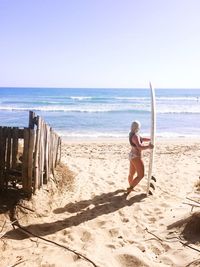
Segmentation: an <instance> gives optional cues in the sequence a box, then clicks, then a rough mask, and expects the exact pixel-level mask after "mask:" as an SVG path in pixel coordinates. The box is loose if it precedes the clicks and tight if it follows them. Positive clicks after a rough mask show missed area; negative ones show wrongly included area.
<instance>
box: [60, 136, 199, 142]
mask: <svg viewBox="0 0 200 267" xmlns="http://www.w3.org/2000/svg"><path fill="white" fill-rule="evenodd" d="M61 139H62V143H63V144H68V143H75V144H77V143H81V144H84V143H87V144H88V143H89V144H92V143H97V144H99V143H105V144H108V143H112V144H113V143H114V144H115V143H117V144H118V143H125V144H126V143H127V144H129V141H128V137H127V138H63V137H61ZM198 142H200V136H199V137H197V136H195V137H186V136H181V137H157V138H156V143H157V144H159V143H173V144H174V143H180V144H185V143H198Z"/></svg>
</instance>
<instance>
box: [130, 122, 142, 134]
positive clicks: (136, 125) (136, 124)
mask: <svg viewBox="0 0 200 267" xmlns="http://www.w3.org/2000/svg"><path fill="white" fill-rule="evenodd" d="M140 126H141V123H140V122H139V121H134V122H132V124H131V132H132V133H137V132H138V131H139V129H140Z"/></svg>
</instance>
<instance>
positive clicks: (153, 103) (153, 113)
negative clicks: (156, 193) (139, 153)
mask: <svg viewBox="0 0 200 267" xmlns="http://www.w3.org/2000/svg"><path fill="white" fill-rule="evenodd" d="M149 85H150V90H151V143H152V144H153V145H154V148H153V149H151V150H150V156H149V169H148V177H147V195H149V193H150V192H149V190H150V184H151V181H152V180H153V179H152V174H153V163H154V154H155V141H156V99H155V90H154V88H153V86H152V85H151V83H149Z"/></svg>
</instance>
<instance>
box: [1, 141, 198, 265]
mask: <svg viewBox="0 0 200 267" xmlns="http://www.w3.org/2000/svg"><path fill="white" fill-rule="evenodd" d="M128 152H129V145H128V143H127V141H126V140H118V141H115V140H107V141H105V140H100V141H82V142H78V141H72V140H71V141H65V143H64V144H63V145H62V162H63V163H65V164H67V166H68V167H69V169H70V170H71V171H72V172H73V174H74V181H72V182H71V184H70V186H69V187H68V188H67V189H66V188H65V190H64V191H62V192H60V193H59V194H58V193H57V192H56V186H55V192H49V190H52V189H44V190H43V191H45V192H44V193H43V194H41V192H38V193H37V195H36V196H34V197H33V199H32V201H31V202H30V203H28V202H26V203H25V204H26V205H27V207H28V206H29V208H32V209H33V210H34V212H30V211H28V210H26V209H21V212H19V211H18V213H17V216H18V219H19V222H20V224H21V225H22V226H23V227H24V229H25V230H28V231H31V232H33V233H34V234H35V235H38V236H40V237H42V238H45V239H48V240H51V241H53V242H56V243H58V244H60V245H63V246H66V247H67V248H70V249H72V250H75V251H76V252H78V253H81V254H82V255H84V256H86V257H87V258H88V259H89V260H91V262H90V261H87V260H86V259H83V258H81V257H79V256H78V255H76V254H74V253H73V252H71V251H69V250H67V249H64V248H61V247H58V246H56V245H55V244H52V243H49V242H47V241H45V240H41V239H40V238H38V237H33V236H28V235H27V234H25V233H22V232H21V231H17V230H14V229H13V228H12V226H11V224H10V221H9V217H8V215H7V214H1V217H0V219H1V220H0V249H1V254H0V266H1V267H8V266H32V267H34V266H43V267H47V266H49V267H50V266H51V267H53V266H56V267H57V266H58V267H62V266H63V267H64V266H69V267H85V266H98V267H134V266H136V267H137V266H144V267H147V266H149V267H152V266H153V267H154V266H155V267H157V266H161V267H165V266H180V267H183V266H190V267H191V266H200V256H199V251H198V250H200V243H199V241H200V229H199V228H200V223H197V225H196V232H195V233H192V230H191V228H189V226H190V225H189V223H190V222H191V220H190V219H191V218H194V213H196V214H197V215H196V216H197V219H198V212H199V208H198V207H194V208H193V210H191V207H192V206H191V205H189V204H190V203H194V202H191V201H190V200H188V199H187V198H188V197H189V198H193V199H195V200H197V201H199V198H200V193H199V191H197V187H196V186H195V184H197V183H198V181H199V176H200V140H198V139H196V140H190V139H185V138H181V139H174V140H171V139H170V140H166V139H159V140H158V144H157V147H156V154H155V165H154V175H155V176H156V178H157V182H156V184H155V190H154V192H153V195H152V196H148V197H146V194H145V193H146V184H147V179H146V178H147V170H148V155H149V151H144V153H143V158H144V162H145V168H146V169H145V177H144V179H143V180H142V181H141V182H140V184H139V185H138V186H137V187H136V188H135V190H134V191H133V192H131V193H130V194H129V195H128V196H126V194H124V190H125V189H126V188H127V186H128V182H127V176H128V168H129V162H128ZM40 191H41V190H40ZM54 193H55V194H54ZM49 194H50V198H49ZM186 203H187V204H186ZM197 206H198V204H197ZM22 210H23V212H22ZM187 227H188V228H187ZM192 229H194V227H193V228H192ZM198 230H199V231H198ZM184 244H187V245H188V246H186V245H184ZM189 246H190V247H189ZM193 248H194V249H196V250H194V249H193Z"/></svg>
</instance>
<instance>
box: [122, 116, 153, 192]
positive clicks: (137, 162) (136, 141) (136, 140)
mask: <svg viewBox="0 0 200 267" xmlns="http://www.w3.org/2000/svg"><path fill="white" fill-rule="evenodd" d="M139 130H140V122H139V121H134V122H133V123H132V124H131V131H130V133H129V142H130V145H131V152H130V153H129V160H130V169H129V176H128V182H129V186H130V187H129V188H127V191H128V192H130V191H132V190H133V188H134V187H135V186H136V185H137V184H138V183H139V182H140V181H141V180H142V178H143V177H144V163H143V160H142V155H141V154H142V153H141V152H142V150H146V149H152V148H153V145H152V144H151V143H150V138H143V137H141V136H140V135H139ZM143 142H149V143H148V145H145V144H143ZM135 174H136V175H137V176H136V177H135V178H134V175H135Z"/></svg>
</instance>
